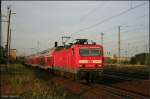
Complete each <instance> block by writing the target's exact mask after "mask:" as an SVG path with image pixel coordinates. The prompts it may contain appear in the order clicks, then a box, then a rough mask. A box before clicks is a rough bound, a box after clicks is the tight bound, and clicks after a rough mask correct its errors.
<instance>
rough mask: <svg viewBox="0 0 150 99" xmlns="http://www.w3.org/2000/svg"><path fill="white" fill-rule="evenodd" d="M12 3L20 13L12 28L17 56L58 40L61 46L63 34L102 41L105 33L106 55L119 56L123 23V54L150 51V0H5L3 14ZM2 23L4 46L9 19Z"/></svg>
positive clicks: (13, 10)
mask: <svg viewBox="0 0 150 99" xmlns="http://www.w3.org/2000/svg"><path fill="white" fill-rule="evenodd" d="M8 5H10V6H11V10H12V12H15V13H16V14H15V15H14V14H12V15H11V26H10V27H11V30H12V38H11V48H15V49H17V56H22V55H25V56H27V55H30V54H33V53H36V52H38V51H42V50H45V49H47V48H51V47H53V46H54V42H55V41H58V45H61V37H62V36H71V37H72V38H74V39H77V38H87V39H89V40H93V41H95V42H96V43H97V44H101V33H104V35H103V46H104V54H105V56H111V55H117V53H118V27H119V26H120V39H121V55H122V56H129V57H130V56H133V55H135V54H137V53H141V52H148V48H149V1H2V5H1V9H2V16H7V6H8ZM2 20H3V21H5V20H7V17H2ZM1 24H2V30H1V33H2V42H1V43H2V45H3V46H4V45H5V44H6V34H7V32H6V30H7V22H1ZM72 40H73V39H70V40H69V41H68V42H71V41H72Z"/></svg>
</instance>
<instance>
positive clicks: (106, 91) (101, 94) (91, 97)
mask: <svg viewBox="0 0 150 99" xmlns="http://www.w3.org/2000/svg"><path fill="white" fill-rule="evenodd" d="M117 79H118V78H117ZM132 80H133V79H132ZM49 81H50V82H52V83H54V84H56V85H58V86H61V87H63V88H64V89H67V90H69V91H71V92H72V93H74V94H77V95H79V96H80V97H81V99H149V95H143V94H141V93H138V92H135V91H130V90H127V89H123V88H119V87H114V86H111V85H109V84H105V83H96V84H85V83H81V82H80V83H79V82H77V81H73V80H70V79H66V78H64V77H60V76H55V75H54V76H53V77H52V78H50V79H49Z"/></svg>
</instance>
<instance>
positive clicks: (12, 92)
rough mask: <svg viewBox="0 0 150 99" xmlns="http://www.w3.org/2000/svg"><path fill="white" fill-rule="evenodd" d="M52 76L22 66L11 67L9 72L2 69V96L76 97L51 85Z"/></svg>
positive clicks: (64, 98) (62, 98)
mask: <svg viewBox="0 0 150 99" xmlns="http://www.w3.org/2000/svg"><path fill="white" fill-rule="evenodd" d="M51 77H52V76H51V75H50V74H48V73H47V72H46V71H43V70H40V69H32V68H29V67H25V66H23V65H20V64H15V65H10V66H9V68H8V71H7V72H6V71H4V70H2V69H1V96H19V97H26V98H31V97H34V98H35V97H38V98H44V99H45V98H57V99H66V98H70V97H76V95H74V94H72V93H70V92H68V91H67V90H64V89H63V88H61V87H58V86H56V85H54V84H53V83H51V82H50V81H49V80H50V78H51Z"/></svg>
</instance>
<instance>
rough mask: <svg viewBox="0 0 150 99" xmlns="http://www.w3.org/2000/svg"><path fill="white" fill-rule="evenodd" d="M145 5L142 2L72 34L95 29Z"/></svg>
mask: <svg viewBox="0 0 150 99" xmlns="http://www.w3.org/2000/svg"><path fill="white" fill-rule="evenodd" d="M145 4H147V2H144V3H142V4H139V5H136V6H134V7H132V8H129V9H126V10H124V11H122V12H120V13H118V14H116V15H113V16H111V17H108V18H106V19H104V20H102V21H100V22H98V23H95V24H93V25H91V26H89V27H86V28H83V29H80V30H78V31H76V32H74V33H78V32H81V31H85V30H88V29H91V28H93V27H96V26H98V25H100V24H102V23H105V22H108V21H110V20H111V19H113V18H116V17H118V16H121V15H123V14H125V13H127V12H129V11H131V10H133V9H135V8H138V7H141V6H143V5H145ZM71 35H73V34H72V33H71Z"/></svg>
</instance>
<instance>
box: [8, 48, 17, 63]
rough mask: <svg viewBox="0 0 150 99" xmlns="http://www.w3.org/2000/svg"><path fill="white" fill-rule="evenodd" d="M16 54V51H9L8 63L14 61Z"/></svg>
mask: <svg viewBox="0 0 150 99" xmlns="http://www.w3.org/2000/svg"><path fill="white" fill-rule="evenodd" d="M16 52H17V50H16V49H10V50H9V53H10V56H9V58H10V61H15V60H16Z"/></svg>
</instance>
